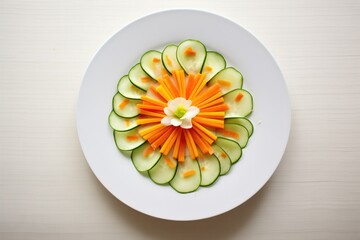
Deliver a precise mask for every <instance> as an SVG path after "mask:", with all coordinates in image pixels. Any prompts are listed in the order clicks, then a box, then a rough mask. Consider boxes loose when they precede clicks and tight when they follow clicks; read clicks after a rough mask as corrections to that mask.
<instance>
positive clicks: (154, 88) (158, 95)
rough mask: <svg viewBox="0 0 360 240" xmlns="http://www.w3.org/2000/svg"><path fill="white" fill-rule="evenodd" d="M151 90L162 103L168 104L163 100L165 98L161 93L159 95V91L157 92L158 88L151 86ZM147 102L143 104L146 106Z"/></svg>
mask: <svg viewBox="0 0 360 240" xmlns="http://www.w3.org/2000/svg"><path fill="white" fill-rule="evenodd" d="M150 90H151V91H152V92H153V93H154V95H155V96H156V97H157V98H158V99H160V101H161V102H167V101H166V99H165V98H163V96H161V95H160V93H158V91H156V87H155V86H154V85H150ZM146 103H147V102H143V104H146Z"/></svg>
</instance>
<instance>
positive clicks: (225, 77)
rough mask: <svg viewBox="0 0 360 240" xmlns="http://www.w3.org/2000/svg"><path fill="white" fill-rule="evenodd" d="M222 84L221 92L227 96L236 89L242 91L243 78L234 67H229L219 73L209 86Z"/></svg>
mask: <svg viewBox="0 0 360 240" xmlns="http://www.w3.org/2000/svg"><path fill="white" fill-rule="evenodd" d="M215 83H218V84H220V86H221V92H222V93H223V94H226V93H228V92H230V91H232V90H234V89H241V88H242V85H243V76H242V75H241V73H240V72H239V71H238V70H236V69H235V68H233V67H228V68H225V69H223V70H221V71H220V72H218V73H217V74H216V75H215V76H214V77H213V78H212V79H211V80H210V81H209V85H210V86H211V85H213V84H215Z"/></svg>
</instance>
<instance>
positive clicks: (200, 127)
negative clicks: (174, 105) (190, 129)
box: [192, 121, 217, 141]
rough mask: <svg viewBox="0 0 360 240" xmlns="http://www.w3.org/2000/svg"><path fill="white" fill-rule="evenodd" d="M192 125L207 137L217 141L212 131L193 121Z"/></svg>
mask: <svg viewBox="0 0 360 240" xmlns="http://www.w3.org/2000/svg"><path fill="white" fill-rule="evenodd" d="M192 123H193V126H194V127H195V128H198V129H199V130H200V131H201V132H203V133H204V134H205V135H207V136H209V137H210V138H211V139H212V140H214V141H215V140H216V138H217V137H216V135H215V134H213V133H212V132H211V131H210V130H208V129H206V128H205V127H203V126H202V125H201V124H199V123H197V122H195V121H193V122H192Z"/></svg>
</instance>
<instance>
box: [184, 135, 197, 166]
mask: <svg viewBox="0 0 360 240" xmlns="http://www.w3.org/2000/svg"><path fill="white" fill-rule="evenodd" d="M184 133H185V140H186V144H187V146H188V149H189V151H190V157H191V159H195V158H197V157H198V156H199V152H198V150H197V148H196V145H195V142H194V139H193V138H192V136H191V134H190V131H184Z"/></svg>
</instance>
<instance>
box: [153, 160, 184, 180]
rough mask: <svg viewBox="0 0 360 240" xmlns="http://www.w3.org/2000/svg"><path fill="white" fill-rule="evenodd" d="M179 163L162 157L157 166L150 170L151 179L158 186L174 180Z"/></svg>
mask: <svg viewBox="0 0 360 240" xmlns="http://www.w3.org/2000/svg"><path fill="white" fill-rule="evenodd" d="M177 165H178V162H177V161H176V160H175V159H173V158H171V157H168V156H164V155H162V156H161V158H160V160H159V161H158V162H157V163H156V165H155V166H154V167H153V168H151V169H150V170H149V177H150V178H151V180H153V181H154V182H155V183H157V184H165V183H168V182H170V181H171V179H173V178H174V176H175V173H176V169H177Z"/></svg>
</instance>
